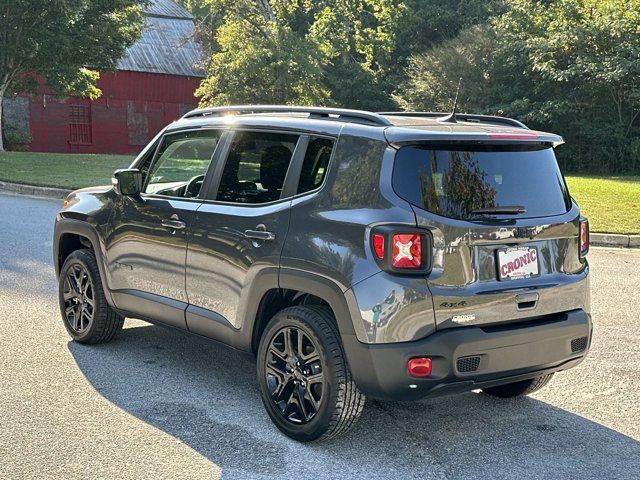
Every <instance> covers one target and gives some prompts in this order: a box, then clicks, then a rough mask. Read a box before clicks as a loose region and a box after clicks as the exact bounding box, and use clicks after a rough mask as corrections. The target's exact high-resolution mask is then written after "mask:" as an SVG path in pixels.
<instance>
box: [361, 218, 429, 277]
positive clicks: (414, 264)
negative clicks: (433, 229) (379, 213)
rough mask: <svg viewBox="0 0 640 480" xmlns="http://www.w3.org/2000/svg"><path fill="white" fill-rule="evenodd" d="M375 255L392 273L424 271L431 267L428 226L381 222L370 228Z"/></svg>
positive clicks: (381, 265)
mask: <svg viewBox="0 0 640 480" xmlns="http://www.w3.org/2000/svg"><path fill="white" fill-rule="evenodd" d="M371 250H372V251H373V257H374V259H375V260H376V262H377V263H378V265H379V266H380V268H382V269H383V270H386V271H388V272H391V273H407V274H411V273H413V274H425V273H428V271H429V270H430V268H431V236H430V235H429V232H428V231H425V230H414V231H413V232H412V231H411V230H409V231H407V227H406V226H404V227H403V226H395V225H380V226H377V227H374V229H373V231H372V232H371Z"/></svg>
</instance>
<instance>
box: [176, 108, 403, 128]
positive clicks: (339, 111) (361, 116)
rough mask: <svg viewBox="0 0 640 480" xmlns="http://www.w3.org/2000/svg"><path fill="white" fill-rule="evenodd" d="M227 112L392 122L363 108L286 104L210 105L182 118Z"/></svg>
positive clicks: (365, 122) (358, 121)
mask: <svg viewBox="0 0 640 480" xmlns="http://www.w3.org/2000/svg"><path fill="white" fill-rule="evenodd" d="M227 113H249V114H250V113H308V114H309V117H313V118H324V119H335V120H340V121H343V122H353V123H364V124H367V125H379V126H384V127H387V126H390V125H392V123H391V122H390V121H389V120H388V119H386V118H384V117H383V116H382V115H380V114H378V113H373V112H367V111H364V110H350V109H346V108H328V107H300V106H287V105H233V106H229V107H210V108H199V109H196V110H192V111H190V112H188V113H187V114H186V115H184V116H183V117H182V118H185V119H186V118H197V117H206V116H209V115H212V116H220V115H224V114H227Z"/></svg>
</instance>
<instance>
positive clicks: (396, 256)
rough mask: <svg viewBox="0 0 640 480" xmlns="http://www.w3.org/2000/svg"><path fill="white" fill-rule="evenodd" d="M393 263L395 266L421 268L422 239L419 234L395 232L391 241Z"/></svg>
mask: <svg viewBox="0 0 640 480" xmlns="http://www.w3.org/2000/svg"><path fill="white" fill-rule="evenodd" d="M391 264H392V265H393V267H394V268H420V266H421V265H422V241H421V239H420V235H418V234H395V235H393V237H392V241H391Z"/></svg>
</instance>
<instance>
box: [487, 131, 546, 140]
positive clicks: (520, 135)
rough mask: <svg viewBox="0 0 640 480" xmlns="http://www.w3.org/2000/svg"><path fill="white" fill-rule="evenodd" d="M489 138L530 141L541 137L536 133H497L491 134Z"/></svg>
mask: <svg viewBox="0 0 640 480" xmlns="http://www.w3.org/2000/svg"><path fill="white" fill-rule="evenodd" d="M488 135H489V138H497V139H501V140H530V139H532V138H539V137H540V135H536V134H535V133H516V132H496V133H489V134H488Z"/></svg>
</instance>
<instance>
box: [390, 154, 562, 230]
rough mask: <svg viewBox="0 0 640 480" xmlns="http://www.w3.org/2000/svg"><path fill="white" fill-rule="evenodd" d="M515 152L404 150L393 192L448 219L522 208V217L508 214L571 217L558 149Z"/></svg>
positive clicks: (395, 172)
mask: <svg viewBox="0 0 640 480" xmlns="http://www.w3.org/2000/svg"><path fill="white" fill-rule="evenodd" d="M514 148H515V147H509V149H508V150H506V149H505V147H500V146H490V145H487V146H477V147H475V146H474V147H466V146H462V147H458V146H455V147H447V148H434V147H433V146H430V147H414V146H411V147H403V148H401V149H400V150H399V151H398V153H397V154H396V159H395V162H394V169H393V188H394V190H395V191H396V193H397V194H398V195H399V196H400V197H402V198H404V199H405V200H407V201H408V202H409V203H412V204H413V205H416V206H418V207H420V208H423V209H424V210H427V211H429V212H433V213H435V214H437V215H442V216H445V217H449V218H456V219H474V218H481V217H484V216H487V215H491V216H495V215H500V216H504V215H505V214H504V213H497V212H498V211H497V210H496V213H491V212H490V210H491V209H499V208H500V207H502V208H503V209H504V208H508V207H518V208H517V210H520V212H521V213H509V214H506V215H508V216H517V217H518V218H530V217H546V216H552V215H560V214H563V213H566V212H567V210H568V209H569V205H570V200H569V194H568V192H567V188H566V185H565V182H564V179H563V177H562V174H561V173H560V170H559V168H558V164H557V162H556V158H555V155H554V153H553V149H551V148H547V147H544V148H541V147H533V148H532V147H528V146H527V147H520V148H518V149H517V150H514ZM480 209H484V210H485V212H483V213H479V212H477V210H480ZM488 212H489V213H488Z"/></svg>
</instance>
